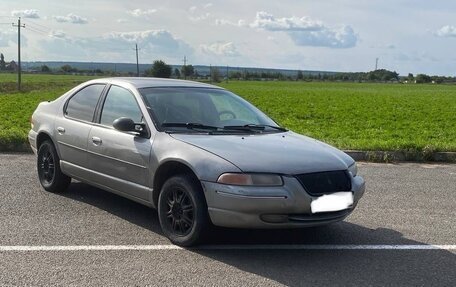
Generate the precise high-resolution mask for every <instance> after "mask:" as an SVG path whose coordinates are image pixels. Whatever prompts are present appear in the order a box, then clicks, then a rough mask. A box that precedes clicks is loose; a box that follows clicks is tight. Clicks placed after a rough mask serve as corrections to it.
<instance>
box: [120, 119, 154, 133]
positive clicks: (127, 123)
mask: <svg viewBox="0 0 456 287" xmlns="http://www.w3.org/2000/svg"><path fill="white" fill-rule="evenodd" d="M112 126H113V127H114V128H115V129H116V130H119V131H122V132H135V133H138V134H139V135H145V134H146V133H147V131H146V127H145V125H144V124H143V123H135V122H134V121H133V120H132V119H130V118H125V117H122V118H118V119H116V120H114V122H113V123H112Z"/></svg>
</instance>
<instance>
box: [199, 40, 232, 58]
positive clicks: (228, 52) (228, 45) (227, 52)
mask: <svg viewBox="0 0 456 287" xmlns="http://www.w3.org/2000/svg"><path fill="white" fill-rule="evenodd" d="M200 49H201V51H202V52H203V53H205V54H211V55H216V56H228V57H234V56H239V55H240V54H239V52H238V51H237V49H236V46H235V45H234V43H233V42H216V43H212V44H209V45H200Z"/></svg>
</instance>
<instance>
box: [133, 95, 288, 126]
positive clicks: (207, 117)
mask: <svg viewBox="0 0 456 287" xmlns="http://www.w3.org/2000/svg"><path fill="white" fill-rule="evenodd" d="M139 91H140V93H141V94H142V96H143V98H144V99H145V102H146V105H147V106H148V108H149V110H150V112H151V115H152V117H153V118H154V121H155V122H156V125H157V126H158V127H159V128H160V129H161V130H165V131H183V130H187V131H190V130H192V131H195V130H197V131H201V130H209V131H211V132H214V131H219V132H221V131H223V132H227V131H231V132H241V131H243V132H246V131H251V132H252V131H255V132H258V131H261V132H265V131H267V132H277V131H283V129H281V128H279V127H278V126H277V124H276V123H275V122H274V121H273V120H272V119H270V118H269V117H267V116H266V115H265V114H263V113H262V112H261V111H260V110H258V109H257V108H256V107H254V106H253V105H252V104H250V103H248V102H247V101H245V100H244V99H242V98H241V97H239V96H237V95H235V94H233V93H231V92H229V91H226V90H221V89H212V88H177V87H174V88H172V87H170V88H142V89H139Z"/></svg>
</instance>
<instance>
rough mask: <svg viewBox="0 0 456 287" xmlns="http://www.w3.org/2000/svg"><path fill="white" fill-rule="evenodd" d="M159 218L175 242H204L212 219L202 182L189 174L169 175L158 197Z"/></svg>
mask: <svg viewBox="0 0 456 287" xmlns="http://www.w3.org/2000/svg"><path fill="white" fill-rule="evenodd" d="M158 217H159V220H160V225H161V227H162V230H163V233H164V234H165V235H166V237H168V238H169V240H171V242H172V243H174V244H176V245H179V246H191V245H194V244H197V243H199V242H201V241H202V240H203V238H204V236H205V234H206V231H207V229H208V228H209V224H210V222H209V217H208V213H207V205H206V201H205V199H204V194H203V191H202V188H201V185H200V184H199V182H198V181H197V180H196V179H194V178H193V177H192V176H189V175H177V176H173V177H171V178H169V179H168V180H167V181H166V182H165V184H164V185H163V187H162V190H161V192H160V195H159V198H158Z"/></svg>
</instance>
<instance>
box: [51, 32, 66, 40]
mask: <svg viewBox="0 0 456 287" xmlns="http://www.w3.org/2000/svg"><path fill="white" fill-rule="evenodd" d="M49 36H50V37H52V38H59V39H65V38H67V35H66V34H65V32H63V31H58V30H52V31H51V32H49Z"/></svg>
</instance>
